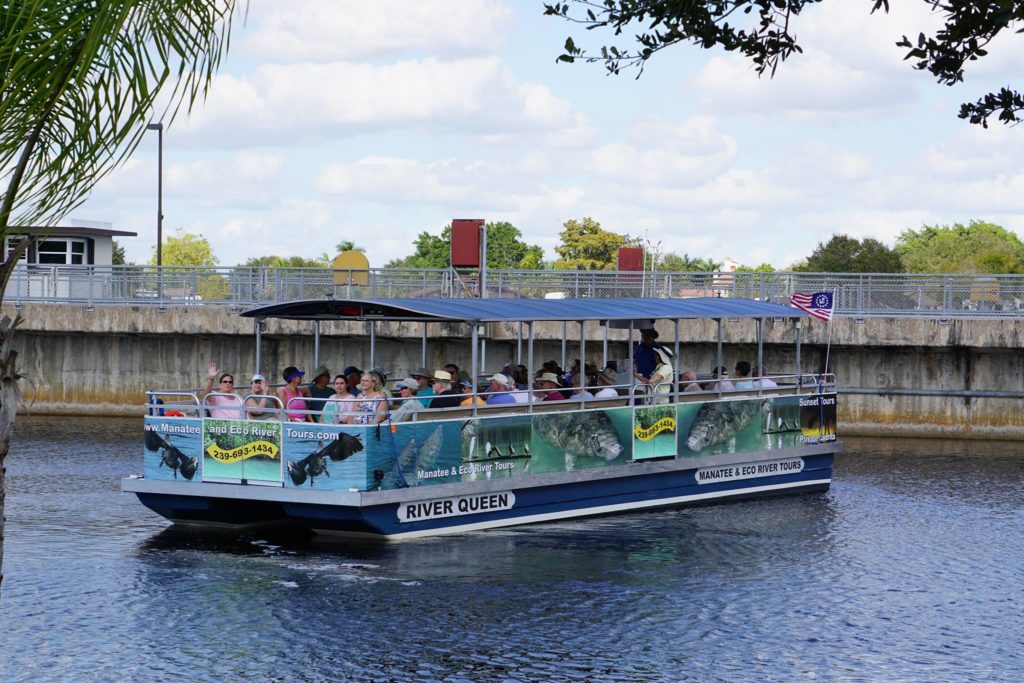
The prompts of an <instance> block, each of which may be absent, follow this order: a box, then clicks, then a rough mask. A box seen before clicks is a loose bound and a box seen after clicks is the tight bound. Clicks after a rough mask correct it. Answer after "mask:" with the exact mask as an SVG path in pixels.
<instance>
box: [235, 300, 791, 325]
mask: <svg viewBox="0 0 1024 683" xmlns="http://www.w3.org/2000/svg"><path fill="white" fill-rule="evenodd" d="M242 315H243V316H246V317H250V318H285V319H288V320H422V321H432V322H442V321H462V322H467V323H490V322H504V321H507V322H518V321H523V322H529V321H542V320H555V321H562V320H566V321H580V320H656V319H669V320H676V319H684V318H799V317H803V316H805V315H807V314H806V313H804V312H803V311H801V310H799V309H796V308H790V307H789V306H780V305H779V304H771V303H766V302H764V301H753V300H751V299H733V298H718V297H705V298H693V299H646V298H615V299H597V298H594V299H411V298H409V299H306V300H300V301H288V302H285V303H280V304H272V305H269V306H260V307H259V308H252V309H250V310H248V311H244V312H243V313H242Z"/></svg>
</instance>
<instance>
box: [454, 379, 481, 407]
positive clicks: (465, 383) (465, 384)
mask: <svg viewBox="0 0 1024 683" xmlns="http://www.w3.org/2000/svg"><path fill="white" fill-rule="evenodd" d="M459 389H460V390H461V391H462V396H463V399H462V402H461V403H459V405H460V406H461V407H463V408H470V407H472V406H473V405H474V404H475V405H478V406H482V405H483V404H484V403H486V401H484V399H483V397H481V396H473V383H472V382H471V381H469V380H468V379H462V380H459Z"/></svg>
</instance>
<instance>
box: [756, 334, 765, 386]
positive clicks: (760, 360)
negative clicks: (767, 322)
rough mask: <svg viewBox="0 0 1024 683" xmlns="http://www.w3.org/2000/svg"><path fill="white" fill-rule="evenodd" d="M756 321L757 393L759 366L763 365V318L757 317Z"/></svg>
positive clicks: (759, 381)
mask: <svg viewBox="0 0 1024 683" xmlns="http://www.w3.org/2000/svg"><path fill="white" fill-rule="evenodd" d="M755 322H756V323H757V393H758V395H760V394H761V392H762V388H761V366H762V365H764V336H763V334H764V318H758V319H757V320H756V321H755Z"/></svg>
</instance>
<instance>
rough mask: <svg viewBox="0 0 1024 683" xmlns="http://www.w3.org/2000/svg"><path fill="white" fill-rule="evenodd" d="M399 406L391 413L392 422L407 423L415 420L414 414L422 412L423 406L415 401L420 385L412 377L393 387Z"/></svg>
mask: <svg viewBox="0 0 1024 683" xmlns="http://www.w3.org/2000/svg"><path fill="white" fill-rule="evenodd" d="M395 386H396V388H397V389H398V398H400V399H402V400H401V405H399V406H398V408H396V409H395V410H394V411H392V413H391V421H392V422H409V421H411V420H414V419H415V416H416V413H418V412H419V411H421V410H423V404H422V403H420V402H419V401H417V400H416V392H417V391H419V388H420V383H419V382H417V381H416V380H414V379H413V378H412V377H406V378H405V379H403V380H402V381H400V382H398V384H396V385H395Z"/></svg>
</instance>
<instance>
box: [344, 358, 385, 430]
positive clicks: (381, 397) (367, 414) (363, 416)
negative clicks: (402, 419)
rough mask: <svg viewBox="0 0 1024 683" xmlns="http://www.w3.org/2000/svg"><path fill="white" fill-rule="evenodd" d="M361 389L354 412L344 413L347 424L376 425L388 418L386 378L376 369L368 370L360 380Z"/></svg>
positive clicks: (353, 408)
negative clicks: (385, 391) (385, 389)
mask: <svg viewBox="0 0 1024 683" xmlns="http://www.w3.org/2000/svg"><path fill="white" fill-rule="evenodd" d="M359 388H360V389H361V391H360V393H359V396H357V397H356V400H355V405H354V406H353V407H352V412H351V413H349V414H348V415H343V416H342V418H341V421H342V422H344V423H346V424H356V425H374V424H379V423H381V422H383V421H384V420H386V419H387V410H388V400H387V395H386V394H385V393H384V379H383V378H382V377H381V376H380V373H378V372H377V371H376V370H368V371H367V372H364V373H363V377H362V379H360V380H359Z"/></svg>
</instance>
